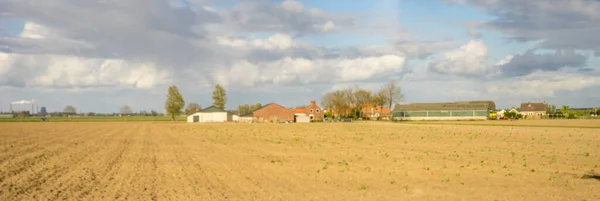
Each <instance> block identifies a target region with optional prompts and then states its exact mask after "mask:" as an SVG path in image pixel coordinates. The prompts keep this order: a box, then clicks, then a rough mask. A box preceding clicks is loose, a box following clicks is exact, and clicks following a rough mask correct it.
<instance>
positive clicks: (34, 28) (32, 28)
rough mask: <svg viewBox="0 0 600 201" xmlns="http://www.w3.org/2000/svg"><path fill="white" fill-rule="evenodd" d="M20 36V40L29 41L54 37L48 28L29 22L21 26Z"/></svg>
mask: <svg viewBox="0 0 600 201" xmlns="http://www.w3.org/2000/svg"><path fill="white" fill-rule="evenodd" d="M20 36H21V38H31V39H44V38H55V37H56V35H54V34H53V33H52V31H51V30H50V29H49V28H48V27H46V26H43V25H41V24H37V23H34V22H31V21H29V22H26V23H25V24H24V25H23V31H22V32H21V34H20Z"/></svg>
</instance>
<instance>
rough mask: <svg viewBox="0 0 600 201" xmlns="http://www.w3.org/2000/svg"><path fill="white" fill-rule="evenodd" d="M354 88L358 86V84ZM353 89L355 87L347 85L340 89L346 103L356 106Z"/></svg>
mask: <svg viewBox="0 0 600 201" xmlns="http://www.w3.org/2000/svg"><path fill="white" fill-rule="evenodd" d="M356 88H358V86H357V87H356ZM354 91H355V89H353V88H351V87H348V88H347V89H344V90H342V91H341V92H342V93H343V95H344V98H345V99H346V103H347V104H348V105H349V106H356V98H355V96H354Z"/></svg>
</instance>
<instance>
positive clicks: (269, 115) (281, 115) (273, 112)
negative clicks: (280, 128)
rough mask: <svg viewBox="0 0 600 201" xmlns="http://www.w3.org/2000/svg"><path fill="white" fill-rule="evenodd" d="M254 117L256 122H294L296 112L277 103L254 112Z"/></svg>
mask: <svg viewBox="0 0 600 201" xmlns="http://www.w3.org/2000/svg"><path fill="white" fill-rule="evenodd" d="M252 116H253V117H254V121H255V122H294V112H293V111H292V110H290V109H287V108H285V107H283V106H281V105H278V104H275V103H270V104H267V105H265V106H263V107H261V108H258V109H256V110H254V112H252Z"/></svg>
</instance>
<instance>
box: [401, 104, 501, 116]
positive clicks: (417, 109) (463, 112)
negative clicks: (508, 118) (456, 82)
mask: <svg viewBox="0 0 600 201" xmlns="http://www.w3.org/2000/svg"><path fill="white" fill-rule="evenodd" d="M493 110H496V104H495V103H494V102H493V101H460V102H446V103H412V104H405V105H401V104H397V105H396V107H395V108H394V110H393V112H392V118H393V119H394V120H486V119H488V117H489V114H490V111H493Z"/></svg>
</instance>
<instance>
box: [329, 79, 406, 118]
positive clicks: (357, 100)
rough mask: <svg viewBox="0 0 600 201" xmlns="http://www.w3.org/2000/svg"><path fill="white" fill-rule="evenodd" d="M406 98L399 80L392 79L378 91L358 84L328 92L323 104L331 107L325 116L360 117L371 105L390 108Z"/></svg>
mask: <svg viewBox="0 0 600 201" xmlns="http://www.w3.org/2000/svg"><path fill="white" fill-rule="evenodd" d="M403 100H404V93H403V92H402V88H401V87H400V85H399V84H398V82H397V81H395V80H391V81H389V82H388V83H387V84H385V85H383V86H382V87H381V88H380V89H379V90H378V91H371V90H367V89H363V88H360V87H359V86H358V85H357V86H354V87H349V88H347V89H342V90H335V91H330V92H327V93H325V94H324V95H323V97H321V106H322V107H324V108H331V109H332V110H333V112H332V111H328V112H327V113H326V114H325V116H327V117H329V118H331V117H333V116H334V114H336V117H337V118H346V117H349V118H355V119H356V118H360V117H362V116H363V114H362V111H363V109H365V108H366V107H368V106H369V105H372V106H379V107H380V108H385V107H387V108H390V110H391V109H392V106H393V105H394V104H397V103H400V102H402V101H403Z"/></svg>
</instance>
